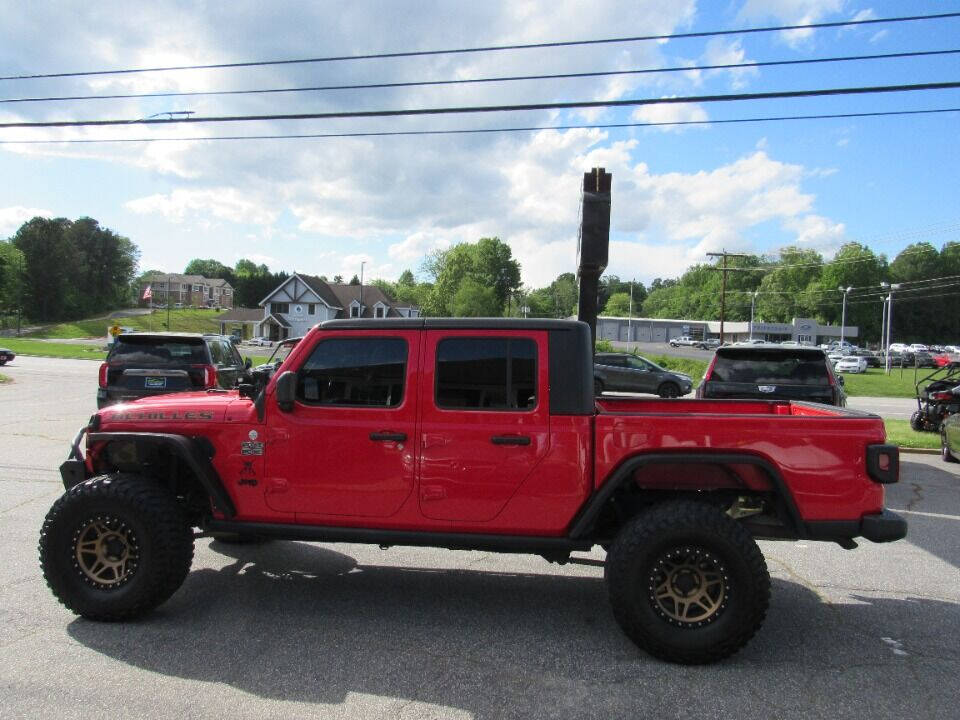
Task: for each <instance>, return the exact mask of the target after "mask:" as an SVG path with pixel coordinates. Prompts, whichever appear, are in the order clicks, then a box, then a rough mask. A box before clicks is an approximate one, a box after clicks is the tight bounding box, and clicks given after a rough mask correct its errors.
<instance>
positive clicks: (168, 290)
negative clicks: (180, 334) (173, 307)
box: [166, 274, 173, 331]
mask: <svg viewBox="0 0 960 720" xmlns="http://www.w3.org/2000/svg"><path fill="white" fill-rule="evenodd" d="M170 287H171V286H170V275H169V274H168V275H167V295H166V298H167V330H168V331H169V330H170V301H171V300H172V299H173V298H172V297H171V296H170Z"/></svg>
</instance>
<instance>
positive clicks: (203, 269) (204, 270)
mask: <svg viewBox="0 0 960 720" xmlns="http://www.w3.org/2000/svg"><path fill="white" fill-rule="evenodd" d="M248 262H249V261H248ZM183 274H184V275H203V276H204V277H205V278H211V279H213V278H223V279H224V280H226V281H227V282H228V283H230V284H231V285H233V281H234V276H233V268H231V267H228V266H227V265H224V264H223V263H222V262H220V261H219V260H213V259H212V258H211V259H207V260H201V259H200V258H194V259H193V260H191V261H190V262H188V263H187V267H186V268H185V269H184V271H183Z"/></svg>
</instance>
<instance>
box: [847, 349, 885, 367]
mask: <svg viewBox="0 0 960 720" xmlns="http://www.w3.org/2000/svg"><path fill="white" fill-rule="evenodd" d="M850 354H851V355H856V356H857V357H859V358H863V359H864V360H865V361H866V363H867V367H872V368H879V367H883V358H882V357H880V356H879V355H878V354H877V353H875V352H873V351H872V350H863V349H861V350H854V351H853V352H852V353H850Z"/></svg>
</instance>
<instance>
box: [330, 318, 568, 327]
mask: <svg viewBox="0 0 960 720" xmlns="http://www.w3.org/2000/svg"><path fill="white" fill-rule="evenodd" d="M580 325H583V323H581V322H579V321H577V320H553V319H550V318H376V319H370V318H350V319H346V318H345V319H343V320H327V321H326V322H322V323H320V324H319V325H318V326H317V327H319V328H320V329H321V330H366V329H370V330H385V329H390V330H397V329H401V328H410V329H424V330H575V329H577V328H578V327H579V326H580Z"/></svg>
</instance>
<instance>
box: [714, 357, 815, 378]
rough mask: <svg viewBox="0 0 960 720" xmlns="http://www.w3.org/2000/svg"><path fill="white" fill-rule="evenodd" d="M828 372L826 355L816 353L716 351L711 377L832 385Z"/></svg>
mask: <svg viewBox="0 0 960 720" xmlns="http://www.w3.org/2000/svg"><path fill="white" fill-rule="evenodd" d="M827 373H828V371H827V365H826V363H825V362H824V361H823V357H822V356H817V355H815V354H807V353H804V354H802V355H793V354H789V353H773V352H770V353H768V352H757V351H743V352H736V351H730V352H728V353H724V354H722V355H717V361H716V363H715V364H714V366H713V373H712V374H711V375H710V380H711V381H716V382H736V383H752V384H757V385H766V384H770V385H774V384H777V383H780V384H786V385H829V384H830V377H829V375H828V374H827Z"/></svg>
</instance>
